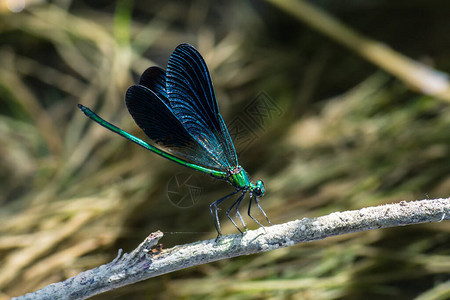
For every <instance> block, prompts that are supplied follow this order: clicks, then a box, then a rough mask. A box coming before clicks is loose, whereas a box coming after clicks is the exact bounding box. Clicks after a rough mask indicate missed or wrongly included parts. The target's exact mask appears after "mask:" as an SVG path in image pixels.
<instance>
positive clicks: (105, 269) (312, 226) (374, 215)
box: [14, 198, 450, 300]
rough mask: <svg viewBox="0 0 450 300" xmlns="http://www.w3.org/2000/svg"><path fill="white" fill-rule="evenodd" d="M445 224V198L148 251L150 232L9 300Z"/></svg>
mask: <svg viewBox="0 0 450 300" xmlns="http://www.w3.org/2000/svg"><path fill="white" fill-rule="evenodd" d="M444 220H450V198H447V199H435V200H420V201H414V202H404V201H403V202H400V203H395V204H387V205H381V206H376V207H368V208H363V209H360V210H353V211H345V212H336V213H332V214H329V215H326V216H322V217H318V218H313V219H307V218H304V219H302V220H296V221H292V222H288V223H285V224H279V225H274V226H271V227H267V228H259V229H258V230H251V231H248V232H246V233H245V234H244V235H240V234H232V235H227V236H223V237H222V238H221V239H220V240H219V241H218V242H217V243H216V242H215V241H214V240H206V241H199V242H196V243H192V244H186V245H181V246H175V247H173V248H170V249H164V250H161V251H159V250H158V249H152V248H153V247H154V246H156V245H157V244H158V241H159V239H161V238H162V236H163V234H162V233H161V232H159V231H157V232H155V233H152V234H150V235H149V236H148V237H147V238H146V239H145V241H144V242H143V243H141V244H140V245H139V247H137V248H136V249H135V250H134V251H133V252H131V253H130V254H127V253H126V254H124V255H122V256H121V255H120V254H119V256H118V257H117V258H116V259H115V260H113V261H112V262H110V263H108V264H105V265H102V266H100V267H98V268H95V269H92V270H88V271H86V272H83V273H80V274H78V275H77V276H75V277H72V278H69V279H67V280H65V281H62V282H58V283H54V284H51V285H49V286H47V287H44V288H43V289H41V290H38V291H36V292H34V293H30V294H27V295H24V296H20V297H17V298H14V299H17V300H19V299H20V300H24V299H35V300H36V299H86V298H88V297H91V296H93V295H96V294H99V293H102V292H105V291H109V290H113V289H116V288H118V287H121V286H124V285H128V284H132V283H135V282H138V281H142V280H145V279H148V278H151V277H155V276H158V275H161V274H165V273H170V272H173V271H177V270H181V269H185V268H188V267H192V266H196V265H200V264H205V263H209V262H212V261H217V260H221V259H226V258H230V257H236V256H241V255H249V254H254V253H258V252H262V251H270V250H275V249H278V248H283V247H287V246H292V245H295V244H298V243H300V242H310V241H315V240H320V239H324V238H326V237H330V236H337V235H343V234H347V233H353V232H361V231H367V230H372V229H380V228H388V227H396V226H404V225H411V224H420V223H430V222H442V221H444Z"/></svg>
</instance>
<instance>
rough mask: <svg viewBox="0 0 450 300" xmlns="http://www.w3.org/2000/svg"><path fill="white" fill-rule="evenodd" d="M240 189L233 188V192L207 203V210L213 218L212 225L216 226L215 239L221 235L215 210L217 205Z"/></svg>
mask: <svg viewBox="0 0 450 300" xmlns="http://www.w3.org/2000/svg"><path fill="white" fill-rule="evenodd" d="M239 191H240V190H235V191H234V192H232V193H231V194H228V195H226V196H224V197H222V198H220V199H219V200H216V201H214V202H213V203H211V205H209V211H210V212H211V217H212V218H213V222H214V226H216V230H217V238H216V241H217V239H218V238H219V237H220V236H221V235H222V231H221V230H220V222H219V214H218V212H217V207H218V206H219V205H220V204H221V203H222V202H223V201H225V200H226V199H228V198H230V197H231V196H233V195H234V194H236V193H237V192H239Z"/></svg>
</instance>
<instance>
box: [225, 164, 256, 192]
mask: <svg viewBox="0 0 450 300" xmlns="http://www.w3.org/2000/svg"><path fill="white" fill-rule="evenodd" d="M228 172H229V176H228V181H229V182H230V183H231V184H232V185H233V186H234V187H235V188H238V189H242V188H247V189H253V188H254V187H255V185H254V184H253V183H251V181H250V179H249V178H248V175H247V172H245V170H244V168H242V167H241V166H236V167H234V168H232V169H230V170H228Z"/></svg>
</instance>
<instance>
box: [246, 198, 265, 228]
mask: <svg viewBox="0 0 450 300" xmlns="http://www.w3.org/2000/svg"><path fill="white" fill-rule="evenodd" d="M253 197H254V196H253V193H252V192H250V202H249V203H248V216H249V217H250V218H252V219H253V221H255V222H256V223H257V224H258V225H259V226H261V227H263V228H264V225H263V224H261V223H260V222H259V221H258V220H256V219H255V218H253V216H252V215H251V214H250V211H251V209H252V200H253ZM255 198H256V197H255ZM255 202H256V204H258V202H257V200H256V199H255ZM258 206H259V205H258Z"/></svg>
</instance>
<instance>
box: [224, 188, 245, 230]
mask: <svg viewBox="0 0 450 300" xmlns="http://www.w3.org/2000/svg"><path fill="white" fill-rule="evenodd" d="M246 193H247V191H243V192H242V195H240V196H239V198H237V199H236V201H234V203H233V205H231V206H230V208H229V209H228V210H227V213H226V214H227V217H228V219H230V221H231V223H233V225H234V227H236V228H237V230H239V232H240V233H243V232H242V231H241V229H240V228H239V227H238V226H237V225H236V223H235V222H234V220H233V218H232V217H230V211H231V210H232V209H233V207H234V206H235V205H236V204H238V205H239V203H241V201H242V199H243V198H244V196H245V194H246ZM238 213H239V211H238ZM239 218H240V219H241V222H242V224H244V228H245V229H247V228H246V227H245V223H244V220H242V217H241V215H240V214H239Z"/></svg>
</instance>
